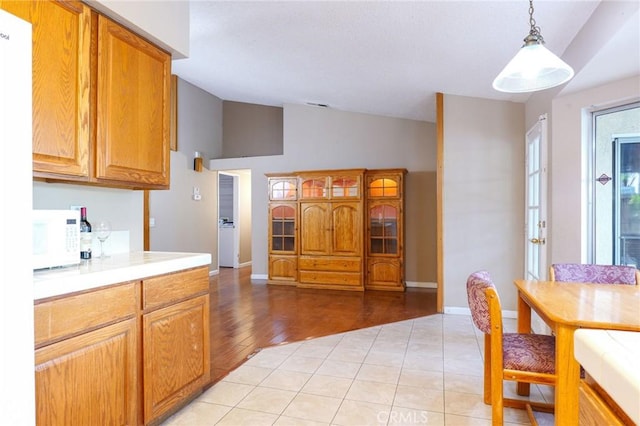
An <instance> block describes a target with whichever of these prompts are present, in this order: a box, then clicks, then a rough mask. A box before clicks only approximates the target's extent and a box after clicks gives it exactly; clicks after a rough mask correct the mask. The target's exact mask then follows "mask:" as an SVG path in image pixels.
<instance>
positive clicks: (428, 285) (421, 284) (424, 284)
mask: <svg viewBox="0 0 640 426" xmlns="http://www.w3.org/2000/svg"><path fill="white" fill-rule="evenodd" d="M404 283H405V284H406V286H407V287H412V288H438V283H430V282H424V281H405V282H404Z"/></svg>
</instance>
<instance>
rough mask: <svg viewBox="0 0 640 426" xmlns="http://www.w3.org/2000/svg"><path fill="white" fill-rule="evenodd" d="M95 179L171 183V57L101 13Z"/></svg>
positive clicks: (149, 184)
mask: <svg viewBox="0 0 640 426" xmlns="http://www.w3.org/2000/svg"><path fill="white" fill-rule="evenodd" d="M98 51H99V55H98V77H97V81H98V88H97V112H96V114H97V135H96V147H97V148H96V150H95V151H96V178H97V179H98V180H109V181H121V182H124V183H127V184H130V183H132V182H134V183H135V182H137V183H139V187H145V188H168V186H169V138H170V132H169V126H170V118H169V113H170V91H171V62H170V60H171V57H170V56H169V55H168V54H167V53H165V52H163V51H162V50H160V49H158V48H156V47H155V46H153V45H151V44H150V43H148V42H146V41H145V40H143V39H142V38H140V37H138V36H136V35H135V34H133V33H132V32H130V31H128V30H126V29H125V28H123V27H121V26H120V25H118V24H116V23H114V22H112V21H110V20H109V19H107V18H105V17H103V16H99V18H98Z"/></svg>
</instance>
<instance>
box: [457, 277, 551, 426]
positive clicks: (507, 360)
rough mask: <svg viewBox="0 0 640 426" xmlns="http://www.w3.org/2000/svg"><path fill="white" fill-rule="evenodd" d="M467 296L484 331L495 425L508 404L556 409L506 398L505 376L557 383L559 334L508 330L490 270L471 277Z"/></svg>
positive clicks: (486, 377) (487, 396)
mask: <svg viewBox="0 0 640 426" xmlns="http://www.w3.org/2000/svg"><path fill="white" fill-rule="evenodd" d="M467 298H468V302H469V308H470V309H471V317H472V319H473V323H474V325H475V326H476V327H477V328H478V329H479V330H480V331H482V332H483V333H484V403H485V404H491V418H492V424H493V425H494V426H497V425H502V424H503V422H504V414H503V409H504V407H513V408H519V409H525V410H527V414H528V416H529V419H530V421H531V424H534V425H536V424H537V421H536V419H535V417H534V415H533V411H532V410H534V409H535V410H536V411H544V412H553V408H554V407H553V404H548V403H540V402H532V401H528V400H523V399H510V398H504V395H503V392H504V391H503V386H504V381H505V380H510V381H517V382H521V383H536V384H543V385H555V383H556V375H555V338H554V337H553V336H548V335H542V334H528V333H527V334H525V333H504V331H503V328H502V309H501V306H500V298H499V297H498V292H497V290H496V287H495V285H494V284H493V282H492V281H491V276H490V275H489V273H488V272H487V271H477V272H474V273H473V274H471V275H470V276H469V278H468V279H467Z"/></svg>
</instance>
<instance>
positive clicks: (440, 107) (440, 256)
mask: <svg viewBox="0 0 640 426" xmlns="http://www.w3.org/2000/svg"><path fill="white" fill-rule="evenodd" d="M436 145H437V157H436V205H437V207H436V258H437V259H436V262H437V265H438V270H437V283H438V290H437V299H436V310H437V311H438V312H440V313H442V312H444V306H443V304H444V244H443V236H442V230H443V216H444V187H443V186H444V182H443V179H444V94H442V93H436Z"/></svg>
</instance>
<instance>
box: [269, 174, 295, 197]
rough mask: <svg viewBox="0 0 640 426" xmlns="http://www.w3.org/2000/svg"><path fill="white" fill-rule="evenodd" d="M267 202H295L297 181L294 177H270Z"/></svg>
mask: <svg viewBox="0 0 640 426" xmlns="http://www.w3.org/2000/svg"><path fill="white" fill-rule="evenodd" d="M268 181H269V200H280V201H285V200H288V201H295V200H297V199H298V179H297V178H295V177H277V178H276V177H270V178H269V180H268Z"/></svg>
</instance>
